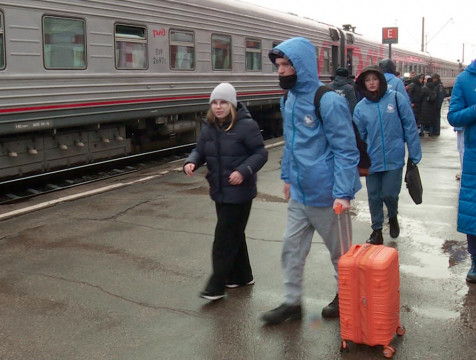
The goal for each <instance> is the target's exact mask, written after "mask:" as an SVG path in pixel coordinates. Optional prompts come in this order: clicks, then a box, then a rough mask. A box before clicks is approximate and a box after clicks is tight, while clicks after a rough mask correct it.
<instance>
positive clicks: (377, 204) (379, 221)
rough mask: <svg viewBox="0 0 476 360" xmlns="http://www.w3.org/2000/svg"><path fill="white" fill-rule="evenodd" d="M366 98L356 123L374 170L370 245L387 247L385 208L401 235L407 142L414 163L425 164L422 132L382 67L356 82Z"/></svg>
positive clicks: (371, 68)
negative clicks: (400, 208) (400, 209)
mask: <svg viewBox="0 0 476 360" xmlns="http://www.w3.org/2000/svg"><path fill="white" fill-rule="evenodd" d="M356 84H357V87H358V89H359V91H360V92H361V93H362V94H363V95H364V99H362V100H361V101H360V102H359V103H358V104H357V106H356V107H355V109H354V121H355V123H356V124H357V127H358V129H359V132H360V135H361V137H362V140H364V141H365V142H366V143H367V152H368V154H369V156H370V160H371V166H370V169H369V175H368V176H367V178H366V184H367V196H368V201H369V208H370V217H371V220H372V230H373V231H372V234H371V235H370V238H369V239H368V240H367V242H369V243H371V244H377V245H380V244H383V235H382V227H383V221H384V215H383V204H385V205H386V206H387V213H388V217H389V224H390V236H391V237H392V238H397V237H398V235H400V225H399V223H398V219H397V214H398V197H399V194H400V190H401V187H402V169H403V166H404V165H405V142H406V143H407V147H408V153H409V157H410V159H412V160H413V162H414V163H415V164H418V163H419V162H420V160H421V145H420V138H419V136H418V128H417V125H416V122H415V117H414V115H413V111H412V108H411V105H410V102H409V101H407V100H406V99H405V98H404V96H403V95H402V94H401V93H399V92H397V91H393V90H389V89H387V81H386V80H385V76H384V74H383V72H382V70H381V69H380V67H379V66H376V65H371V66H368V67H366V68H365V69H364V70H363V71H362V73H361V74H360V75H359V77H358V79H357V81H356Z"/></svg>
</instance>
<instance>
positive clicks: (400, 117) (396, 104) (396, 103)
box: [395, 91, 405, 142]
mask: <svg viewBox="0 0 476 360" xmlns="http://www.w3.org/2000/svg"><path fill="white" fill-rule="evenodd" d="M395 106H396V107H397V112H398V118H399V119H400V123H401V124H402V130H403V141H404V142H405V127H404V126H403V119H402V115H400V106H398V97H397V92H396V91H395Z"/></svg>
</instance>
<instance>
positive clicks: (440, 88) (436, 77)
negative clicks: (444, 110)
mask: <svg viewBox="0 0 476 360" xmlns="http://www.w3.org/2000/svg"><path fill="white" fill-rule="evenodd" d="M432 78H433V82H434V83H435V88H436V92H437V94H438V95H437V98H436V104H437V106H436V110H437V113H436V122H435V130H434V135H436V136H439V135H440V127H441V106H442V105H443V100H444V99H445V97H446V90H445V88H444V86H443V83H442V82H441V78H440V75H438V74H433V76H432Z"/></svg>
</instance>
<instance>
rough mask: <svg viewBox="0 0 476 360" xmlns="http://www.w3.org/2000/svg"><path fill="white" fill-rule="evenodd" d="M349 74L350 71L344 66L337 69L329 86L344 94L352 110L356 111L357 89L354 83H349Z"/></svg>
mask: <svg viewBox="0 0 476 360" xmlns="http://www.w3.org/2000/svg"><path fill="white" fill-rule="evenodd" d="M348 76H349V71H347V69H344V68H338V69H337V70H336V75H335V76H334V79H333V80H332V82H331V83H329V87H331V88H332V89H334V90H335V92H336V93H338V94H339V95H340V96H343V97H345V98H346V99H347V101H348V102H349V106H350V112H351V113H353V112H354V108H355V105H357V98H356V97H355V91H354V88H353V87H352V85H350V84H349V83H348V80H347V77H348Z"/></svg>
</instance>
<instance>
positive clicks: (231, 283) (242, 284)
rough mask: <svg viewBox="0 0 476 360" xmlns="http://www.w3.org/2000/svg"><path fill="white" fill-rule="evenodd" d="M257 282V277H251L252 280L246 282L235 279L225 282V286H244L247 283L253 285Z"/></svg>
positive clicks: (233, 287) (229, 287) (232, 287)
mask: <svg viewBox="0 0 476 360" xmlns="http://www.w3.org/2000/svg"><path fill="white" fill-rule="evenodd" d="M254 283H255V279H251V280H250V281H248V282H246V283H240V282H234V281H229V282H227V283H226V284H225V286H226V287H227V288H228V289H235V288H237V287H242V286H247V285H253V284H254Z"/></svg>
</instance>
